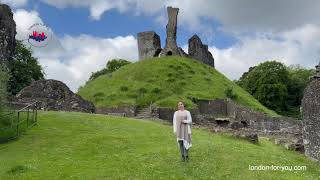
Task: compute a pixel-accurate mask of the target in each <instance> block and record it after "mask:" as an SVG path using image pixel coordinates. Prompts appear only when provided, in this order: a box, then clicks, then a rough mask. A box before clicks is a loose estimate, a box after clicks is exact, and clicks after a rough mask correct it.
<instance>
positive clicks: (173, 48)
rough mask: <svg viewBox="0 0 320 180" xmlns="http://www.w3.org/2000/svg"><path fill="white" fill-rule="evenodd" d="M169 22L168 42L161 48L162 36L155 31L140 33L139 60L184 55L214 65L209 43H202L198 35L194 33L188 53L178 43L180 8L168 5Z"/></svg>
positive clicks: (167, 30)
mask: <svg viewBox="0 0 320 180" xmlns="http://www.w3.org/2000/svg"><path fill="white" fill-rule="evenodd" d="M167 12H168V24H167V26H166V33H167V37H166V44H165V47H164V48H163V49H162V48H161V40H160V36H159V35H158V34H157V33H155V32H154V31H146V32H140V33H138V50H139V60H144V59H148V58H152V57H162V56H183V57H190V58H193V59H196V60H198V61H200V62H203V63H205V64H208V65H210V66H212V67H214V58H213V56H212V54H211V52H210V51H209V50H208V45H205V44H202V41H201V39H200V38H199V37H198V36H197V35H193V36H192V37H191V38H190V39H189V41H188V44H189V47H188V54H187V53H185V52H184V51H183V49H182V48H181V47H178V45H177V22H178V21H177V18H178V13H179V8H173V7H167Z"/></svg>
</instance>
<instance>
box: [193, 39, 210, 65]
mask: <svg viewBox="0 0 320 180" xmlns="http://www.w3.org/2000/svg"><path fill="white" fill-rule="evenodd" d="M188 44H189V47H188V54H189V57H191V58H193V59H196V60H198V61H200V62H203V63H205V64H208V65H209V66H212V67H214V58H213V56H212V54H211V52H210V51H209V50H208V45H205V44H202V41H201V39H200V38H199V36H197V35H193V36H192V37H191V38H190V39H189V41H188Z"/></svg>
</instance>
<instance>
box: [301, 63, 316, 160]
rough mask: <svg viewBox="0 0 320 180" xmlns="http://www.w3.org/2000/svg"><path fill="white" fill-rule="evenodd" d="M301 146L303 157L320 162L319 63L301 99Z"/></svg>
mask: <svg viewBox="0 0 320 180" xmlns="http://www.w3.org/2000/svg"><path fill="white" fill-rule="evenodd" d="M302 119H303V144H304V147H305V155H306V156H307V157H309V158H311V159H314V160H318V161H319V160H320V62H319V65H317V66H316V74H315V75H314V76H313V77H312V80H311V82H310V84H309V85H308V86H307V88H306V89H305V91H304V96H303V99H302Z"/></svg>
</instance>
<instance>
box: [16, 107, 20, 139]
mask: <svg viewBox="0 0 320 180" xmlns="http://www.w3.org/2000/svg"><path fill="white" fill-rule="evenodd" d="M19 121H20V111H18V119H17V137H19Z"/></svg>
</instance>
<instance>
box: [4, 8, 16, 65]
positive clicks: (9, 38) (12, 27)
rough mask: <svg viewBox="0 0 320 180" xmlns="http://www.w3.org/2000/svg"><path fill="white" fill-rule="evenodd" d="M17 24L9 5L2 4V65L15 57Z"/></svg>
mask: <svg viewBox="0 0 320 180" xmlns="http://www.w3.org/2000/svg"><path fill="white" fill-rule="evenodd" d="M15 36H16V24H15V22H14V20H13V14H12V11H11V9H10V7H9V6H8V5H5V4H0V63H3V62H4V60H7V59H8V58H9V57H10V56H12V55H13V53H14V50H15V46H16V41H15Z"/></svg>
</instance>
